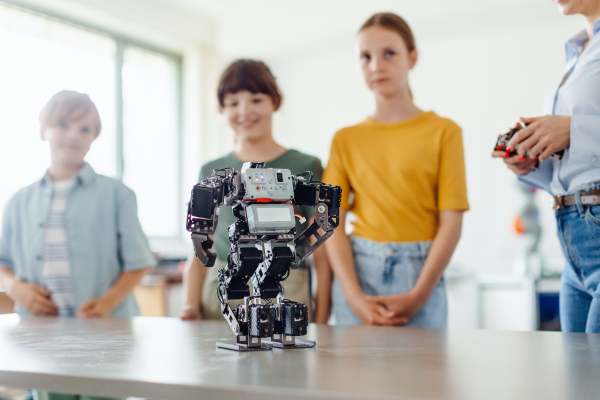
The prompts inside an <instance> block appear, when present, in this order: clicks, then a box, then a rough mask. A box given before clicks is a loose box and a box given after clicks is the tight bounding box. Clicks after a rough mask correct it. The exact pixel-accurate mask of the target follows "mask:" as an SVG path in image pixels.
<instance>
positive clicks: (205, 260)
mask: <svg viewBox="0 0 600 400" xmlns="http://www.w3.org/2000/svg"><path fill="white" fill-rule="evenodd" d="M243 194H244V189H243V186H242V184H241V182H240V176H239V174H238V173H237V172H236V171H235V170H233V169H231V168H227V169H224V170H213V173H212V175H211V176H209V177H208V178H207V179H206V180H204V181H202V182H200V183H198V184H197V185H195V186H194V187H193V189H192V197H191V200H190V202H189V204H188V213H187V221H186V229H187V231H188V232H191V233H192V243H193V245H194V252H195V253H196V257H198V260H200V262H201V263H202V264H204V266H206V267H212V266H213V265H214V264H215V260H216V259H217V255H216V254H215V253H212V252H211V251H210V249H211V247H212V245H213V241H212V239H211V238H210V237H209V235H212V234H213V233H215V229H216V228H217V222H218V219H219V207H220V206H221V205H222V204H227V205H232V204H233V203H235V202H236V201H239V200H240V199H242V198H243Z"/></svg>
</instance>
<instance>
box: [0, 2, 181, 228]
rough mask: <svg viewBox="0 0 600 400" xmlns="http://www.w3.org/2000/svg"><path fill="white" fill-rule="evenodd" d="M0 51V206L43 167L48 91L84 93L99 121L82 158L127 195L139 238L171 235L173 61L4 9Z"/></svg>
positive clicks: (175, 220)
mask: <svg viewBox="0 0 600 400" xmlns="http://www.w3.org/2000/svg"><path fill="white" fill-rule="evenodd" d="M0 52H1V54H2V60H3V61H2V62H1V63H0V88H2V90H0V110H2V113H1V114H2V117H1V118H0V171H2V172H1V173H0V208H1V209H4V206H5V204H6V202H7V201H8V200H9V199H10V198H11V197H12V195H13V194H14V193H15V192H16V191H17V190H19V189H20V188H21V187H23V186H25V185H28V184H30V183H32V182H34V181H36V180H38V179H40V178H41V176H42V175H43V173H44V171H45V170H46V168H47V167H48V165H49V163H50V155H49V151H48V148H47V144H46V143H44V142H42V141H41V139H40V132H39V125H38V115H39V112H40V110H41V108H42V107H43V106H44V104H45V103H46V102H47V101H48V99H49V98H50V97H51V96H52V95H53V94H54V93H56V92H58V91H60V90H63V89H69V90H76V91H78V92H83V93H87V94H89V95H90V97H91V98H92V100H93V101H94V103H95V104H96V106H97V107H98V110H99V112H100V117H101V119H102V125H103V129H102V133H101V134H100V136H99V137H98V139H97V140H96V141H95V142H94V144H93V145H92V148H91V150H90V152H89V153H88V156H87V158H86V159H87V161H88V162H89V163H90V164H91V165H92V167H93V168H94V169H95V171H96V172H97V173H99V174H103V175H107V176H110V177H113V178H116V179H120V180H123V182H124V183H125V184H126V185H128V186H129V187H130V188H132V189H133V190H134V191H135V192H136V195H137V200H138V216H139V218H140V222H141V224H142V227H143V228H144V232H145V233H146V235H148V236H150V237H153V238H170V239H174V238H178V237H179V235H180V232H181V231H182V230H183V228H182V227H183V223H184V221H183V220H181V221H180V219H181V218H179V216H181V215H182V209H183V205H182V204H183V201H182V199H181V190H180V179H179V177H180V175H181V174H180V168H181V165H180V160H181V157H180V153H181V148H180V123H179V119H180V118H179V115H180V112H179V110H180V101H179V99H180V88H181V84H180V80H181V57H180V56H178V55H173V54H169V53H167V52H162V51H160V50H156V49H152V48H150V47H147V46H144V45H140V44H139V43H133V42H130V41H128V40H126V39H123V38H120V37H118V36H116V35H112V34H110V33H106V32H102V31H98V30H94V29H91V28H89V27H84V26H81V25H77V24H73V23H71V22H66V21H63V20H59V19H55V18H51V17H48V16H45V15H41V14H37V13H34V12H31V11H28V10H23V9H20V8H16V7H12V6H5V5H0ZM7 171H10V173H7Z"/></svg>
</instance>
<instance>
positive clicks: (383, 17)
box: [358, 13, 417, 52]
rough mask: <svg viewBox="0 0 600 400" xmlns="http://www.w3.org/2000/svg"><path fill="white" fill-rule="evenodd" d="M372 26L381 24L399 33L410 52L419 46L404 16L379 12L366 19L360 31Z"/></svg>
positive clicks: (380, 25)
mask: <svg viewBox="0 0 600 400" xmlns="http://www.w3.org/2000/svg"><path fill="white" fill-rule="evenodd" d="M372 26H379V27H382V28H386V29H389V30H392V31H394V32H396V33H398V34H399V35H400V37H401V38H402V40H404V44H405V45H406V47H407V48H408V51H409V52H411V51H413V50H414V49H416V48H417V46H416V44H415V37H414V36H413V33H412V30H411V29H410V26H408V24H407V23H406V21H405V20H404V19H403V18H402V17H400V16H398V15H396V14H394V13H379V14H375V15H373V16H372V17H371V18H369V19H368V20H366V21H365V23H364V24H363V25H362V26H361V27H360V29H359V31H358V32H362V31H363V30H365V29H367V28H370V27H372Z"/></svg>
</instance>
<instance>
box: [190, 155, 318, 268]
mask: <svg viewBox="0 0 600 400" xmlns="http://www.w3.org/2000/svg"><path fill="white" fill-rule="evenodd" d="M259 161H260V160H259ZM243 164H244V163H243V162H242V161H240V160H238V159H237V157H236V156H235V155H234V154H233V152H231V153H229V154H227V155H226V156H223V157H221V158H218V159H216V160H213V161H209V162H207V163H206V164H204V165H203V166H202V168H201V169H200V176H199V179H198V181H203V180H205V179H206V178H207V177H208V176H210V175H211V174H212V171H213V169H221V168H235V170H236V171H238V172H240V171H241V170H242V165H243ZM266 167H267V168H282V169H289V170H290V171H291V172H292V174H294V175H296V174H301V173H303V172H305V171H312V173H313V180H316V181H320V180H321V175H323V167H322V165H321V160H319V159H318V158H317V157H313V156H309V155H308V154H304V153H301V152H299V151H298V150H288V151H287V152H285V153H283V155H281V156H280V157H277V158H276V159H274V160H273V161H270V162H267V165H266ZM220 208H221V210H220V213H219V222H218V224H217V229H216V231H215V234H214V237H215V244H214V245H213V250H215V251H216V252H217V258H218V259H219V260H220V261H227V255H228V254H229V246H230V243H229V235H228V233H227V228H228V227H229V225H231V224H233V223H234V222H235V221H236V218H235V217H234V216H233V212H232V207H227V206H224V205H223V206H221V207H220ZM296 212H297V213H298V214H300V215H302V216H303V217H304V218H306V219H307V221H306V222H305V223H304V224H301V223H300V221H298V220H296V233H297V234H299V233H301V232H303V231H304V229H306V227H307V226H308V217H310V216H312V215H313V214H314V208H313V207H308V206H303V207H297V208H296ZM307 267H308V265H307V264H306V262H303V263H302V264H301V265H300V268H307Z"/></svg>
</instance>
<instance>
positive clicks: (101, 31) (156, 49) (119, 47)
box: [0, 0, 185, 247]
mask: <svg viewBox="0 0 600 400" xmlns="http://www.w3.org/2000/svg"><path fill="white" fill-rule="evenodd" d="M0 5H1V6H4V7H8V8H12V9H14V10H17V11H21V12H25V13H29V14H31V15H34V16H37V17H41V18H46V19H50V20H52V21H55V22H58V23H62V24H65V25H69V26H71V27H74V28H77V29H82V30H86V31H88V32H92V33H95V34H98V35H102V36H104V37H107V38H110V39H111V40H113V41H114V43H115V54H114V55H113V59H114V64H115V66H114V77H115V78H114V82H113V84H114V95H115V98H114V103H115V110H114V111H115V126H114V129H115V138H116V148H115V149H114V151H115V153H116V157H115V158H116V164H117V165H116V171H117V176H115V178H116V179H118V180H119V181H123V173H124V165H125V160H124V157H123V153H124V152H123V66H124V54H125V51H126V49H127V48H138V49H141V50H145V51H149V52H151V53H155V54H159V55H161V56H163V57H165V58H168V59H169V60H171V61H172V62H174V63H175V64H176V77H175V79H176V88H175V89H176V91H177V104H176V109H177V117H176V122H177V127H176V132H177V139H176V140H177V143H176V149H177V153H176V157H177V160H179V161H178V162H177V166H176V171H177V181H176V187H177V193H176V194H175V195H176V202H177V204H180V205H181V204H184V203H183V196H182V193H183V55H182V54H180V53H178V52H174V51H172V50H169V49H166V48H163V47H161V46H156V45H154V44H150V43H147V42H144V41H142V40H138V39H135V38H132V37H129V36H127V35H122V34H119V33H117V32H114V31H112V30H110V29H106V28H103V27H100V26H97V25H94V24H90V23H88V22H84V21H81V20H78V19H77V18H72V17H70V16H65V15H62V14H60V13H57V12H54V11H51V10H48V9H46V8H42V7H37V6H32V5H26V6H25V5H21V4H15V3H12V2H10V1H6V0H0ZM181 207H182V209H181V210H178V214H179V211H183V206H181ZM176 224H177V232H178V233H177V234H176V235H175V236H148V239H149V240H150V242H151V243H156V244H157V245H158V246H159V247H162V246H160V244H159V243H161V242H166V243H172V242H173V241H175V242H181V241H183V232H184V231H185V221H184V220H183V219H182V218H180V219H179V220H178V221H176Z"/></svg>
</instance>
